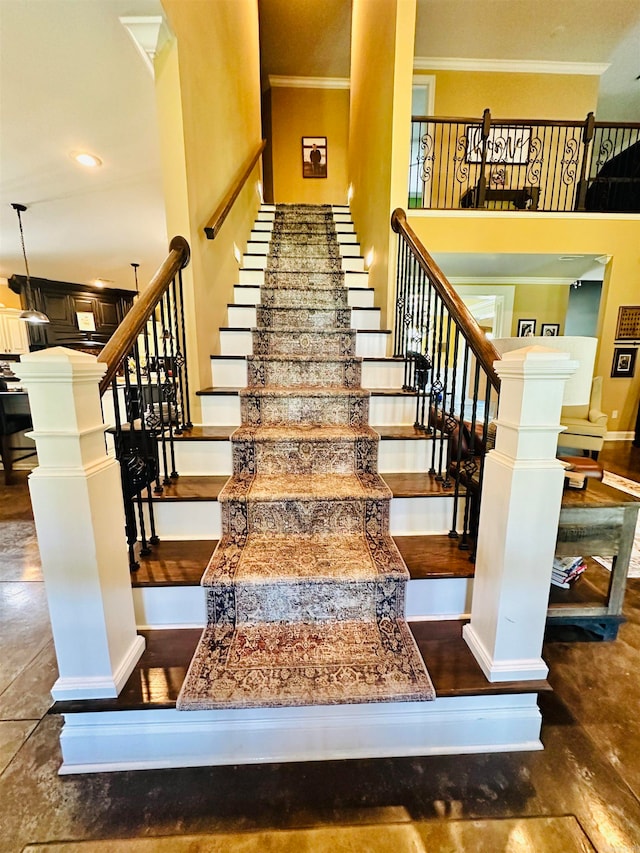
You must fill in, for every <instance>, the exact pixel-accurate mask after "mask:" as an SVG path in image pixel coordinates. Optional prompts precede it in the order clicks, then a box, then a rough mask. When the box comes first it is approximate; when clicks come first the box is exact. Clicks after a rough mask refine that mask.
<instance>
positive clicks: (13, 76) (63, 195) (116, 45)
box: [0, 0, 640, 287]
mask: <svg viewBox="0 0 640 853" xmlns="http://www.w3.org/2000/svg"><path fill="white" fill-rule="evenodd" d="M193 1H194V0H188V2H193ZM185 2H187V0H185ZM209 2H211V5H212V9H215V0H209ZM350 7H351V3H350V0H320V2H319V0H259V9H260V17H261V31H262V42H263V58H262V69H263V73H264V74H281V75H295V76H332V77H333V76H336V77H341V76H348V74H349V29H350ZM160 13H161V4H160V0H0V115H1V116H2V124H1V127H0V276H10V275H11V274H13V273H23V272H24V265H23V261H22V256H21V251H20V242H19V235H18V225H17V220H16V217H15V213H14V211H13V210H12V209H11V207H10V204H11V202H21V203H23V204H26V205H28V207H29V209H28V211H27V212H26V213H25V214H24V217H23V221H24V229H25V238H26V244H27V251H28V255H29V261H30V267H31V273H32V275H34V276H42V277H45V278H53V279H63V280H67V281H77V282H90V281H92V280H93V279H95V278H97V277H100V278H103V279H106V280H110V281H113V283H114V286H124V287H132V286H133V277H132V271H131V268H130V264H131V262H133V261H135V262H137V263H140V265H141V267H140V277H141V281H146V280H148V279H149V278H150V277H151V275H152V274H153V272H154V271H155V269H156V267H157V265H158V264H159V262H160V261H161V260H162V258H163V257H164V255H165V253H166V247H167V236H166V232H165V219H164V207H163V199H162V183H161V174H160V156H159V146H158V130H157V125H156V115H155V102H154V90H153V79H152V77H151V75H150V73H149V71H148V68H147V67H146V66H145V63H144V62H143V60H142V59H141V57H140V55H139V53H138V51H137V49H136V46H135V45H134V43H133V41H132V40H131V38H130V36H129V34H128V33H127V31H126V30H125V29H124V27H123V26H122V25H121V24H120V22H119V20H118V18H119V16H133V15H157V14H160ZM416 44H417V47H416V53H417V54H419V55H431V56H444V55H450V56H455V57H463V58H464V57H470V58H478V57H485V58H486V57H490V58H513V57H521V58H528V59H552V60H563V59H564V60H575V61H578V60H579V61H593V62H602V61H607V62H612V67H611V70H610V71H608V72H607V74H606V75H605V77H604V78H603V91H605V90H606V92H607V93H608V96H611V97H613V98H615V102H616V104H619V105H620V108H621V109H622V108H624V110H627V111H631V112H634V117H635V118H636V119H637V118H639V117H640V104H639V103H638V92H639V91H640V82H636V81H635V77H636V76H637V75H638V74H640V67H638V65H639V64H640V3H639V2H638V0H561V2H558V0H418V36H417V41H416ZM614 72H615V73H614ZM630 81H631V84H632V85H630ZM605 82H606V85H605ZM603 104H604V101H603ZM603 108H604V107H603ZM625 115H627V114H626V113H625ZM607 117H608V118H623V117H624V116H623V115H622V114H621V113H616V107H611V113H610V114H607ZM627 117H628V116H627ZM79 149H80V150H88V151H90V152H92V153H94V154H96V155H98V156H99V157H101V158H102V160H103V162H104V165H103V166H102V167H101V168H100V169H98V170H94V171H88V170H86V169H82V168H81V167H80V166H78V165H76V164H75V163H74V161H73V160H72V159H71V157H70V153H71V152H72V151H74V150H79ZM514 274H516V270H514Z"/></svg>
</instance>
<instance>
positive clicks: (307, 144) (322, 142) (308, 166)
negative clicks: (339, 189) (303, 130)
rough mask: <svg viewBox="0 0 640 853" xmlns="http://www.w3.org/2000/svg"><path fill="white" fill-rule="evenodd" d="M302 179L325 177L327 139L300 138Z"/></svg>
mask: <svg viewBox="0 0 640 853" xmlns="http://www.w3.org/2000/svg"><path fill="white" fill-rule="evenodd" d="M302 177H303V178H326V177H327V137H326V136H303V137H302Z"/></svg>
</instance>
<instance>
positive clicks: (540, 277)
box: [434, 252, 606, 284]
mask: <svg viewBox="0 0 640 853" xmlns="http://www.w3.org/2000/svg"><path fill="white" fill-rule="evenodd" d="M434 259H435V261H436V263H437V264H438V266H439V267H440V268H441V269H442V271H443V272H444V274H445V275H446V276H447V278H451V279H452V280H453V281H454V282H455V281H457V280H460V279H462V280H463V281H464V283H465V284H471V283H472V282H473V281H476V282H477V283H489V282H491V283H500V284H515V283H516V282H515V279H517V280H518V281H522V280H523V279H528V280H530V281H531V282H532V283H533V282H534V281H538V282H541V283H542V282H544V283H545V284H549V283H553V282H556V283H558V284H571V282H573V281H576V280H578V279H590V280H596V279H597V280H600V281H601V280H602V278H603V275H604V264H602V263H601V261H602V260H606V259H604V258H601V259H600V261H599V260H598V257H597V256H596V255H563V256H560V255H542V254H540V255H534V254H508V253H505V254H499V255H498V254H490V253H489V252H485V253H477V254H462V253H456V252H436V253H434ZM460 283H462V282H460Z"/></svg>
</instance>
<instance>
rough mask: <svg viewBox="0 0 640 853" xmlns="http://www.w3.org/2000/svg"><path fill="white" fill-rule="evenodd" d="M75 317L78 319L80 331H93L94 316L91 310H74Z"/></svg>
mask: <svg viewBox="0 0 640 853" xmlns="http://www.w3.org/2000/svg"><path fill="white" fill-rule="evenodd" d="M76 319H77V321H78V329H79V330H80V331H81V332H95V330H96V318H95V317H94V315H93V311H76Z"/></svg>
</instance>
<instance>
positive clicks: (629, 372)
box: [611, 347, 638, 379]
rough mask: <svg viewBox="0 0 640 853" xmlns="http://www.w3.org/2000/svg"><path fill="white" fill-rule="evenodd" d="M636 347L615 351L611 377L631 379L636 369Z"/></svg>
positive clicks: (617, 348) (616, 349)
mask: <svg viewBox="0 0 640 853" xmlns="http://www.w3.org/2000/svg"><path fill="white" fill-rule="evenodd" d="M637 352H638V350H637V349H635V347H616V348H615V349H614V351H613V364H612V365H611V376H612V377H613V378H614V379H631V378H632V377H633V374H634V373H635V369H636V353H637Z"/></svg>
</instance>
